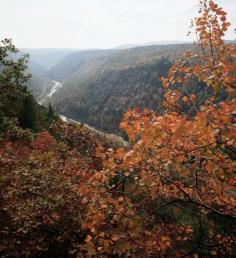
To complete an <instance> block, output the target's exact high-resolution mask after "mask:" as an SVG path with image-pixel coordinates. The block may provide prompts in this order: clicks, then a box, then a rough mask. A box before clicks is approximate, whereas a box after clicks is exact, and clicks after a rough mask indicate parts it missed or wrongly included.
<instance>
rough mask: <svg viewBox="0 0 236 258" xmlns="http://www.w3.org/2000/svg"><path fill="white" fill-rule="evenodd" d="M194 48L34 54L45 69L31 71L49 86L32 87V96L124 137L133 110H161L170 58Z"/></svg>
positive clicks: (70, 115) (82, 120) (75, 118)
mask: <svg viewBox="0 0 236 258" xmlns="http://www.w3.org/2000/svg"><path fill="white" fill-rule="evenodd" d="M191 48H192V46H191V45H190V44H170V45H160V44H158V45H147V46H135V47H132V48H130V47H128V48H127V49H126V48H122V49H107V50H99V49H98V50H85V51H80V50H71V51H65V52H63V51H62V54H61V55H60V56H58V55H57V52H56V50H51V52H50V51H49V50H47V51H46V50H45V51H44V52H42V50H40V51H38V52H37V51H36V50H35V51H34V52H33V54H32V56H31V59H32V62H33V63H36V62H37V61H38V62H40V64H38V66H42V69H33V68H32V69H30V72H31V73H32V74H33V78H36V81H37V80H39V79H41V80H42V79H43V80H44V81H46V83H45V84H46V87H42V89H41V94H40V93H39V92H38V90H39V91H40V89H37V90H36V89H35V88H33V94H34V93H35V92H36V94H34V96H35V97H36V99H37V100H38V101H39V102H40V103H41V104H43V105H48V103H51V104H52V106H53V108H54V109H55V110H56V112H57V113H58V114H60V115H64V116H66V117H69V118H70V119H74V120H77V121H80V122H82V123H86V124H89V125H90V126H92V127H94V128H96V129H98V130H102V131H104V132H106V133H116V134H119V135H122V133H121V131H120V129H119V124H120V121H121V119H122V117H123V114H124V113H125V112H126V111H127V110H128V109H129V108H135V107H140V108H145V107H147V108H152V109H154V110H156V111H160V110H161V106H162V101H163V94H164V92H163V88H162V86H161V82H160V77H161V76H166V74H167V71H168V69H169V68H170V66H171V62H172V61H171V60H173V59H174V58H176V57H177V56H178V55H180V54H181V52H182V51H184V50H188V49H191ZM29 52H32V51H29ZM42 53H43V55H42ZM40 55H42V57H40ZM53 55H55V58H54V59H53V60H54V63H53V65H52V61H50V60H51V59H50V58H51V57H52V56H53ZM31 59H30V60H31ZM43 60H45V61H43ZM29 67H30V66H29ZM31 67H32V66H31ZM34 67H35V66H34ZM48 67H50V68H49V69H48ZM43 69H44V72H43V73H42V70H43ZM37 78H38V79H37ZM56 81H57V82H58V83H55V82H56ZM59 82H60V83H61V84H62V85H63V87H62V86H61V84H59ZM35 85H37V83H35ZM31 88H32V87H31Z"/></svg>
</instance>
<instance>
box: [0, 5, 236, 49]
mask: <svg viewBox="0 0 236 258" xmlns="http://www.w3.org/2000/svg"><path fill="white" fill-rule="evenodd" d="M216 2H217V3H218V4H220V5H221V6H222V7H223V8H224V9H225V10H226V11H227V12H228V17H229V20H230V22H231V23H232V24H233V25H234V27H236V0H218V1H216ZM197 4H198V0H0V39H3V38H6V37H8V38H12V39H13V42H14V44H15V45H16V46H17V47H20V48H22V47H27V48H77V49H87V48H111V47H115V46H119V45H123V44H142V43H146V42H154V41H166V40H167V41H169V40H178V41H183V40H184V41H185V40H188V38H187V37H186V34H187V31H188V26H189V24H190V19H191V18H193V17H195V16H196V14H197V10H198V6H197ZM227 38H228V39H235V38H236V35H235V33H234V32H233V30H232V32H231V33H229V34H228V35H227Z"/></svg>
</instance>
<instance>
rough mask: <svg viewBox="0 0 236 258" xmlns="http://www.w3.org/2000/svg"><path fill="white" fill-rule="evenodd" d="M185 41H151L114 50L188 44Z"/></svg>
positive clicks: (126, 45) (122, 46)
mask: <svg viewBox="0 0 236 258" xmlns="http://www.w3.org/2000/svg"><path fill="white" fill-rule="evenodd" d="M188 43H189V42H186V41H177V40H169V41H168V40H166V41H153V42H147V43H143V44H125V45H121V46H118V47H114V49H130V48H135V47H145V46H156V45H177V44H188Z"/></svg>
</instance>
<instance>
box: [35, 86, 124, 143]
mask: <svg viewBox="0 0 236 258" xmlns="http://www.w3.org/2000/svg"><path fill="white" fill-rule="evenodd" d="M52 82H53V84H54V85H53V86H52V88H51V89H50V91H49V93H48V94H47V95H46V96H45V97H44V98H43V99H41V100H40V101H39V104H40V105H41V104H43V103H44V102H45V101H46V100H48V99H50V98H51V97H52V96H53V94H55V93H56V92H57V91H58V90H59V89H60V88H62V87H63V85H62V83H61V82H59V81H52ZM59 116H60V118H61V120H63V121H64V122H67V123H71V124H79V125H81V123H80V122H79V121H76V120H74V119H71V118H68V117H66V116H63V115H59ZM83 126H85V127H86V128H87V129H89V130H90V131H92V132H95V133H97V134H99V135H100V136H103V137H105V138H107V139H108V138H109V139H113V140H114V141H117V142H120V143H121V145H123V146H124V147H129V143H128V142H127V141H125V140H124V139H123V138H122V137H120V136H118V135H116V134H107V133H104V132H102V131H99V130H97V129H96V128H94V127H91V126H89V125H88V124H83Z"/></svg>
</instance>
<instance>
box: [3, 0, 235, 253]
mask: <svg viewBox="0 0 236 258" xmlns="http://www.w3.org/2000/svg"><path fill="white" fill-rule="evenodd" d="M199 4H200V10H199V17H197V18H196V19H195V20H193V21H192V28H193V29H194V31H195V32H196V35H197V42H196V44H197V48H198V50H197V48H195V49H194V51H192V52H188V53H185V54H184V55H183V59H182V60H177V61H176V63H175V64H174V65H173V66H172V67H171V69H170V71H169V73H168V76H167V78H163V77H162V78H161V81H162V83H163V88H164V91H165V95H164V98H165V100H164V102H163V105H164V109H163V110H164V111H163V112H162V113H156V112H154V111H152V110H149V109H145V110H144V111H142V110H141V109H135V110H129V111H128V112H127V113H126V114H125V116H124V119H123V121H122V123H121V125H120V127H121V129H123V130H124V131H125V133H126V134H127V136H128V138H129V142H130V148H129V149H127V148H126V149H125V148H119V149H114V148H110V149H107V148H105V144H104V143H103V142H102V140H100V139H99V138H97V137H96V136H95V135H93V134H92V133H91V132H89V131H88V130H87V129H85V128H83V127H82V126H80V127H78V126H73V125H67V124H65V123H62V122H60V121H58V120H57V119H55V121H54V122H52V124H51V125H50V126H49V127H48V128H46V127H45V129H44V130H41V131H40V132H34V131H33V129H32V128H31V130H30V129H29V128H22V127H20V126H19V125H18V124H15V125H14V126H13V125H9V126H8V128H7V130H2V131H3V132H2V134H1V137H2V138H1V142H0V189H1V190H0V215H1V221H0V234H1V240H0V254H1V256H2V257H214V256H215V257H235V255H236V248H235V246H236V209H235V207H236V176H235V163H236V161H235V158H236V154H235V152H236V127H235V122H236V121H235V119H236V100H235V88H236V75H235V71H236V46H235V45H230V44H225V43H224V40H223V37H224V34H225V32H226V31H227V30H228V28H229V27H230V23H229V22H228V21H227V18H226V12H225V11H224V10H223V9H222V8H220V7H219V6H218V5H217V4H216V3H215V2H214V1H209V0H202V1H199ZM193 80H194V81H198V82H199V83H202V85H204V87H205V93H206V94H205V96H204V98H202V101H196V99H197V96H196V95H195V94H193V93H192V92H191V89H190V88H191V82H192V81H193ZM1 85H2V82H1ZM183 89H184V90H183ZM209 89H210V92H211V94H208V92H209ZM219 92H222V94H224V96H225V97H224V99H223V100H222V99H221V100H219V98H217V97H216V96H217V95H218V94H219ZM0 96H2V95H0ZM11 117H14V116H13V115H12V116H11ZM8 118H9V115H8ZM46 129H47V130H46Z"/></svg>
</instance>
